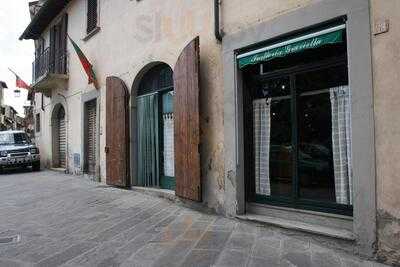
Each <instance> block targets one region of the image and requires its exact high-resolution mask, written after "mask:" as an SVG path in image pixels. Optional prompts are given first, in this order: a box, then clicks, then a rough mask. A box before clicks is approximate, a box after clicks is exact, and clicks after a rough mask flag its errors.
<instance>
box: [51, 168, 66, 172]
mask: <svg viewBox="0 0 400 267" xmlns="http://www.w3.org/2000/svg"><path fill="white" fill-rule="evenodd" d="M50 170H51V171H54V172H62V173H66V171H67V169H65V168H50Z"/></svg>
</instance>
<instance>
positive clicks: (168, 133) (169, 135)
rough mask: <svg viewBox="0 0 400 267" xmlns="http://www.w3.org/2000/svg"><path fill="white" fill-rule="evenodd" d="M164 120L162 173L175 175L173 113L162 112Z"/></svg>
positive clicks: (170, 175)
mask: <svg viewBox="0 0 400 267" xmlns="http://www.w3.org/2000/svg"><path fill="white" fill-rule="evenodd" d="M163 121H164V175H165V176H169V177H174V176H175V165H174V164H175V163H174V115H173V113H167V114H163Z"/></svg>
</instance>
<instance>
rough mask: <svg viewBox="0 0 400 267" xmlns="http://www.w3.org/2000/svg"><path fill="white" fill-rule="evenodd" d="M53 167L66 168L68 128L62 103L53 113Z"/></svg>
mask: <svg viewBox="0 0 400 267" xmlns="http://www.w3.org/2000/svg"><path fill="white" fill-rule="evenodd" d="M52 136H53V140H52V143H53V167H55V168H63V169H65V168H66V154H67V153H66V152H67V130H66V119H65V109H64V107H63V106H62V105H61V104H57V105H56V106H55V107H54V110H53V114H52Z"/></svg>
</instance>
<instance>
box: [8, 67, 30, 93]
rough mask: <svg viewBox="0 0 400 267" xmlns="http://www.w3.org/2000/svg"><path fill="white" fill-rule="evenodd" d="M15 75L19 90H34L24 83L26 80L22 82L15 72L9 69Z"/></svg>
mask: <svg viewBox="0 0 400 267" xmlns="http://www.w3.org/2000/svg"><path fill="white" fill-rule="evenodd" d="M8 69H9V70H10V71H11V72H12V73H13V74H14V75H15V86H16V87H18V88H24V89H27V90H31V89H32V88H31V87H30V86H29V85H28V84H27V83H26V82H24V80H22V79H21V78H20V77H19V76H18V74H16V73H15V72H14V71H12V70H11V69H10V68H8Z"/></svg>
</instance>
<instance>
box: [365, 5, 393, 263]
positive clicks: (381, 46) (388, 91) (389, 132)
mask: <svg viewBox="0 0 400 267" xmlns="http://www.w3.org/2000/svg"><path fill="white" fill-rule="evenodd" d="M371 5H372V19H371V20H372V22H374V24H375V25H377V24H379V23H381V22H383V21H385V20H388V21H389V31H388V32H386V33H382V34H379V35H374V36H372V56H373V75H374V109H375V140H376V174H377V209H378V211H377V216H378V218H377V222H378V257H379V258H381V259H382V260H386V261H387V262H388V263H397V264H400V252H399V248H400V195H399V192H400V183H399V173H400V164H399V162H400V143H399V140H400V117H399V115H398V114H399V112H400V88H399V84H400V42H399V40H400V2H399V1H397V0H387V1H379V0H372V1H371ZM373 26H374V25H372V27H373ZM373 28H374V27H373ZM373 30H374V29H373Z"/></svg>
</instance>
